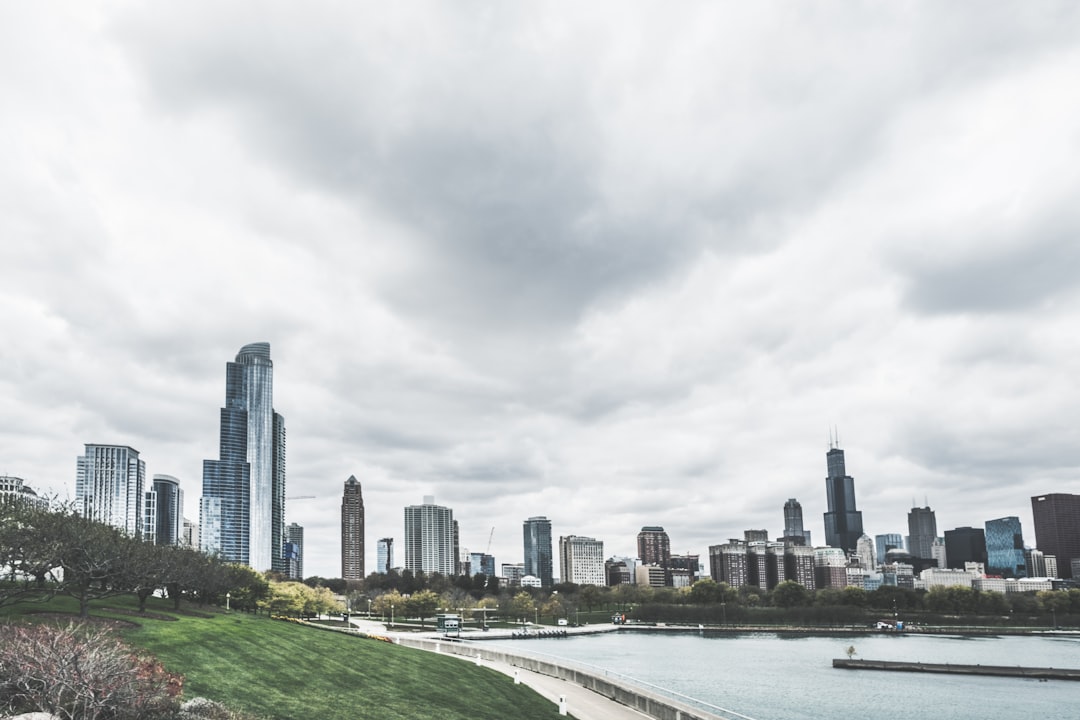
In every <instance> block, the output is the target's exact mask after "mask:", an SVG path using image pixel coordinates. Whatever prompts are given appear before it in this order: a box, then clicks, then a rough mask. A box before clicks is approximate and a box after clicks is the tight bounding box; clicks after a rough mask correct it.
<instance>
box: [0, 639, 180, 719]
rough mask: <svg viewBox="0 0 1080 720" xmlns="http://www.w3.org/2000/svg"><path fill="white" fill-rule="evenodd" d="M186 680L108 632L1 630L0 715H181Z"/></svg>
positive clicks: (120, 717)
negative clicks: (39, 713) (180, 701)
mask: <svg viewBox="0 0 1080 720" xmlns="http://www.w3.org/2000/svg"><path fill="white" fill-rule="evenodd" d="M181 687H182V679H181V678H180V676H178V675H173V674H170V673H168V672H166V671H165V669H164V668H163V667H162V665H161V663H159V662H157V661H156V660H155V659H153V658H152V657H148V656H145V655H140V654H138V653H136V652H135V651H134V650H132V649H131V648H129V647H128V646H126V645H124V644H123V643H122V642H121V641H120V640H118V639H116V638H115V637H113V635H112V634H110V632H109V631H108V630H106V629H104V628H101V627H88V626H80V625H68V626H66V627H57V626H47V625H0V712H2V711H3V710H4V709H5V708H6V709H7V711H8V712H14V713H19V712H45V713H50V714H52V715H54V716H56V717H59V718H62V719H63V720H136V719H144V720H150V719H153V718H171V717H174V716H175V713H176V712H177V710H178V705H179V695H180V691H181Z"/></svg>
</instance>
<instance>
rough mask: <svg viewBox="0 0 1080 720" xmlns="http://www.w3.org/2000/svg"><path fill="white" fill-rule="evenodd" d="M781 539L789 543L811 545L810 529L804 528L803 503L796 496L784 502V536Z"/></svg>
mask: <svg viewBox="0 0 1080 720" xmlns="http://www.w3.org/2000/svg"><path fill="white" fill-rule="evenodd" d="M780 540H781V542H784V543H786V544H788V545H805V546H807V547H809V546H810V545H811V542H810V531H809V530H806V529H804V528H803V515H802V503H800V502H799V501H798V500H796V499H795V498H788V501H787V502H786V503H784V536H783V537H782V538H780Z"/></svg>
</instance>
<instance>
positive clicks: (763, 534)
mask: <svg viewBox="0 0 1080 720" xmlns="http://www.w3.org/2000/svg"><path fill="white" fill-rule="evenodd" d="M743 541H744V542H748V543H752V542H769V531H768V530H743Z"/></svg>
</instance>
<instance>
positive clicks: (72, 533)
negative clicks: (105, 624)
mask: <svg viewBox="0 0 1080 720" xmlns="http://www.w3.org/2000/svg"><path fill="white" fill-rule="evenodd" d="M60 519H61V520H62V522H57V523H54V524H53V525H54V526H53V528H52V532H54V533H56V537H57V538H58V540H59V542H60V566H61V568H63V571H64V576H63V581H62V582H61V583H60V584H59V586H58V592H59V593H60V594H62V595H68V596H70V597H72V598H75V599H76V600H77V601H78V603H79V616H80V617H83V618H85V617H88V616H89V614H90V602H91V601H92V600H98V599H101V598H107V597H113V596H115V595H123V594H126V593H128V592H130V590H131V587H130V578H131V576H132V574H133V573H134V572H135V564H137V563H138V562H139V560H140V556H139V554H138V552H137V548H136V543H137V542H138V541H136V540H134V539H132V538H129V537H127V536H126V535H124V533H122V532H121V531H120V530H118V529H117V528H114V527H111V526H109V525H105V524H103V523H99V522H96V521H94V520H88V519H86V518H84V517H82V516H80V515H77V514H75V513H71V514H65V515H63V516H62V517H61V518H60Z"/></svg>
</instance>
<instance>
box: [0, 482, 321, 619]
mask: <svg viewBox="0 0 1080 720" xmlns="http://www.w3.org/2000/svg"><path fill="white" fill-rule="evenodd" d="M158 590H162V591H164V592H165V593H166V594H167V596H168V597H169V599H171V600H172V601H173V603H174V607H176V608H179V606H180V601H181V599H182V598H186V599H188V600H190V601H193V602H196V603H198V604H200V605H205V604H207V603H218V604H223V601H224V600H225V599H226V598H228V602H229V603H230V604H231V607H232V608H234V609H237V610H244V611H249V612H254V611H256V610H259V609H267V610H270V609H271V608H270V607H269V603H270V602H271V601H272V600H273V599H274V595H275V592H274V586H272V584H271V583H270V582H269V581H268V580H267V578H265V577H264V576H263V575H261V574H260V573H257V572H255V571H254V570H252V569H251V568H249V567H246V566H244V565H237V564H231V563H226V562H224V561H222V560H220V559H219V558H216V557H212V556H210V555H206V554H204V553H201V552H199V551H197V550H194V549H192V548H189V547H177V546H160V545H154V544H152V543H149V542H144V541H143V540H141V539H139V538H134V537H131V536H129V535H127V534H126V533H124V532H122V531H120V530H118V529H117V528H114V527H112V526H110V525H105V524H103V523H99V522H95V521H93V520H88V519H86V518H84V517H82V516H81V515H79V514H78V513H77V512H75V510H74V508H73V507H71V506H65V507H60V508H59V509H54V510H40V509H34V508H30V507H28V506H26V505H25V504H22V503H0V606H3V605H10V604H13V603H20V602H43V601H47V600H49V599H51V598H53V597H56V596H68V597H71V598H74V599H75V600H76V601H77V602H78V603H79V614H80V616H81V617H86V616H87V615H88V614H89V609H90V603H91V602H92V601H95V600H101V599H103V598H109V597H115V596H118V595H134V596H136V597H137V598H138V601H139V609H140V611H142V610H145V607H146V601H147V599H148V598H149V597H150V596H151V595H153V593H154V592H156V591H158ZM334 607H336V605H335V606H334Z"/></svg>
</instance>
